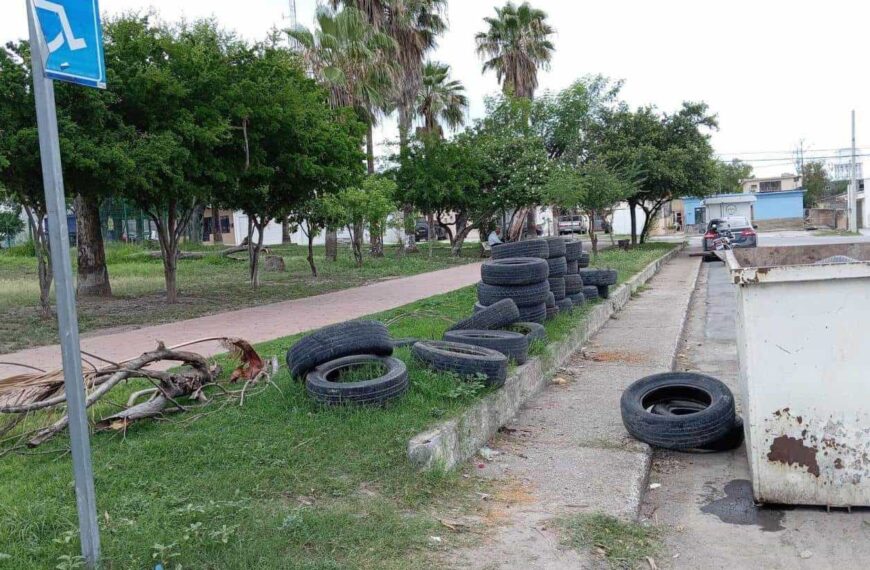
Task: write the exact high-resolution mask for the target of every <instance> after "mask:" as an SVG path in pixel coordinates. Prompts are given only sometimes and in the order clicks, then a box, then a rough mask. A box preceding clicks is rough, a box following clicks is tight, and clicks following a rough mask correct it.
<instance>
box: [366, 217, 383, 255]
mask: <svg viewBox="0 0 870 570" xmlns="http://www.w3.org/2000/svg"><path fill="white" fill-rule="evenodd" d="M383 227H384V224H380V223H379V224H370V225H369V238H370V241H371V247H370V250H371V254H372V257H383V256H384V230H383Z"/></svg>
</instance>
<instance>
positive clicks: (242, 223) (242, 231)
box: [233, 212, 282, 245]
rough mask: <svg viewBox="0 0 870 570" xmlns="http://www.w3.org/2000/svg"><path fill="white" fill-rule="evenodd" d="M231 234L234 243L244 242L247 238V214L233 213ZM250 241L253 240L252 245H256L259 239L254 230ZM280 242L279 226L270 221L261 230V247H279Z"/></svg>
mask: <svg viewBox="0 0 870 570" xmlns="http://www.w3.org/2000/svg"><path fill="white" fill-rule="evenodd" d="M233 232H234V235H235V239H236V243H242V242H243V241H245V238H246V237H248V216H247V214H243V213H242V212H234V213H233ZM252 239H253V240H254V243H257V242H258V241H259V239H260V232H258V231H257V229H256V228H254V235H253V237H252ZM281 242H282V236H281V224H279V223H277V222H275V220H272V221H270V222H269V223H268V224H266V227H265V228H263V245H281Z"/></svg>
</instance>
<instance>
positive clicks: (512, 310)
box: [447, 299, 520, 331]
mask: <svg viewBox="0 0 870 570" xmlns="http://www.w3.org/2000/svg"><path fill="white" fill-rule="evenodd" d="M518 320H520V311H519V309H518V308H517V304H516V303H514V302H513V300H512V299H502V300H501V301H498V302H497V303H493V304H492V305H489V306H486V307H484V308H482V309H481V310H479V311H477V312H476V313H474V314H473V315H471V316H470V317H468V318H467V319H462V320H461V321H459V322H458V323H456V324H455V325H453V326H452V327H450V328H448V329H447V330H449V331H452V330H460V329H500V328H502V327H506V326H508V325H510V324H513V323H515V322H517V321H518Z"/></svg>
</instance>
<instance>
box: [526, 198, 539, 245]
mask: <svg viewBox="0 0 870 570" xmlns="http://www.w3.org/2000/svg"><path fill="white" fill-rule="evenodd" d="M537 215H538V209H537V208H536V207H535V206H529V212H528V213H527V214H526V238H527V239H532V238H535V237H537V236H538V220H537Z"/></svg>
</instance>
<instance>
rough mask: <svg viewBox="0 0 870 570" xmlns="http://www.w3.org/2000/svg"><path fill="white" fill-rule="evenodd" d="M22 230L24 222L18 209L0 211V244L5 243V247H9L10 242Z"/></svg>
mask: <svg viewBox="0 0 870 570" xmlns="http://www.w3.org/2000/svg"><path fill="white" fill-rule="evenodd" d="M23 229H24V221H23V220H22V219H21V208H20V207H16V208H14V209H11V210H2V211H0V243H2V242H6V245H7V246H11V245H12V240H14V239H15V236H17V235H18V234H19V233H21V231H22V230H23Z"/></svg>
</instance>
